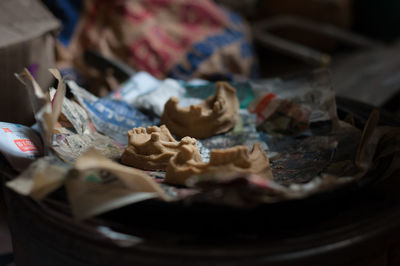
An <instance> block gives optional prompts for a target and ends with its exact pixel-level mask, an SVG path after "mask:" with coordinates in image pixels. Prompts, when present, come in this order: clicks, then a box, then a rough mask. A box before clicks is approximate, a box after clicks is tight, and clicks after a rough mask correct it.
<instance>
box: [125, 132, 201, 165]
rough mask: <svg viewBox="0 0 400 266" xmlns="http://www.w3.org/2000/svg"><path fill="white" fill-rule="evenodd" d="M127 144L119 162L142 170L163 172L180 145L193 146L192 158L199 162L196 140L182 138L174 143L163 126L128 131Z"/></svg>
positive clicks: (199, 156)
mask: <svg viewBox="0 0 400 266" xmlns="http://www.w3.org/2000/svg"><path fill="white" fill-rule="evenodd" d="M128 137H129V144H128V147H127V148H126V149H125V151H124V152H123V154H122V156H121V162H122V163H123V164H126V165H130V166H133V167H136V168H140V169H144V170H165V169H166V166H167V164H168V161H169V159H170V158H171V157H172V156H174V155H175V154H176V153H177V152H178V150H179V149H180V147H181V146H182V145H188V146H191V147H192V146H193V153H194V154H193V158H194V160H196V161H201V160H202V159H201V155H200V152H199V150H198V148H197V145H196V139H194V138H191V137H184V138H182V139H181V141H179V142H178V141H176V140H175V139H174V138H173V137H172V135H171V133H170V132H169V130H168V128H167V127H166V126H165V125H162V126H160V127H156V126H152V127H148V128H147V130H146V129H145V128H143V127H138V128H133V129H132V130H129V131H128Z"/></svg>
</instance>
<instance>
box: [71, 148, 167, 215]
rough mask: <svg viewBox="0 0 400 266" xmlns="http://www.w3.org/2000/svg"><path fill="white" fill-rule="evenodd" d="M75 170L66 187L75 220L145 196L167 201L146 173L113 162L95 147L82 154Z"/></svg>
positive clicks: (163, 193) (165, 195) (158, 186)
mask: <svg viewBox="0 0 400 266" xmlns="http://www.w3.org/2000/svg"><path fill="white" fill-rule="evenodd" d="M74 169H75V170H76V171H73V172H71V174H70V176H69V178H68V179H67V182H66V188H67V194H68V198H69V201H70V204H71V208H72V211H73V214H74V216H75V217H76V218H77V219H78V220H81V219H86V218H88V217H91V216H94V215H99V214H101V213H104V212H107V211H110V210H113V209H116V208H120V207H123V206H126V205H129V204H132V203H135V202H139V201H143V200H147V199H152V198H160V199H162V200H165V201H168V200H170V197H169V196H168V195H167V194H166V193H165V192H164V191H163V190H162V188H161V187H160V185H159V184H157V183H156V182H155V181H154V180H153V179H152V178H151V177H150V176H149V175H147V174H146V173H144V172H143V171H141V170H138V169H135V168H132V167H127V166H123V165H121V164H118V163H116V162H113V161H111V160H109V159H107V158H105V157H103V156H102V155H101V154H100V153H99V152H97V151H96V150H94V149H91V150H88V151H87V152H85V153H84V154H82V156H81V157H79V158H78V160H77V161H76V164H75V168H74Z"/></svg>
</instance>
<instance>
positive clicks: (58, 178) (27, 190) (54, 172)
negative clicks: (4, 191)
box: [6, 156, 70, 200]
mask: <svg viewBox="0 0 400 266" xmlns="http://www.w3.org/2000/svg"><path fill="white" fill-rule="evenodd" d="M69 169H70V167H68V165H66V164H63V163H61V162H60V161H59V160H57V159H56V158H54V157H49V156H47V157H43V158H40V159H38V160H36V161H35V162H33V163H32V164H31V165H30V166H29V167H28V169H26V170H25V171H24V172H23V173H22V174H21V175H19V176H18V177H17V178H15V179H13V180H11V181H9V182H7V183H6V186H7V187H9V188H11V189H12V190H14V191H15V192H17V193H19V194H21V195H24V196H30V197H32V198H33V199H35V200H41V199H43V198H44V197H46V196H47V195H48V194H50V193H51V192H53V191H55V190H56V189H58V188H59V187H61V186H62V185H63V183H64V179H65V177H66V175H67V173H68V171H69Z"/></svg>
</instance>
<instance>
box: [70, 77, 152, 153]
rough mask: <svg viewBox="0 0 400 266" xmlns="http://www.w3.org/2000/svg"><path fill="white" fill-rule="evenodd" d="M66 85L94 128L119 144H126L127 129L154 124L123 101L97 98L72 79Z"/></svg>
mask: <svg viewBox="0 0 400 266" xmlns="http://www.w3.org/2000/svg"><path fill="white" fill-rule="evenodd" d="M68 86H69V87H70V88H71V91H72V93H73V94H74V96H75V97H76V98H77V99H78V101H79V103H80V104H81V105H82V106H83V107H84V108H85V109H86V110H87V111H88V113H89V116H90V118H91V120H92V121H93V124H94V126H95V128H96V129H97V130H98V131H99V132H101V133H103V134H105V135H107V136H109V137H111V138H114V139H115V140H117V141H118V142H120V143H121V144H125V145H126V144H128V138H127V132H128V130H130V129H132V128H134V127H138V126H142V127H147V126H150V125H153V124H154V123H153V121H151V120H150V119H149V118H148V117H147V116H146V115H144V114H143V113H141V112H140V111H139V110H137V109H136V108H135V107H133V106H130V105H129V104H127V103H125V102H123V101H116V100H111V99H107V98H100V99H99V98H97V97H96V96H94V95H93V94H91V93H90V92H88V91H87V90H85V89H83V88H81V87H79V86H78V85H77V84H76V83H75V82H74V81H68Z"/></svg>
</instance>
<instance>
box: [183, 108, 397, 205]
mask: <svg viewBox="0 0 400 266" xmlns="http://www.w3.org/2000/svg"><path fill="white" fill-rule="evenodd" d="M377 117H378V113H377V112H376V111H374V112H373V113H372V114H371V116H370V118H369V120H368V122H367V125H366V127H365V128H364V130H363V133H362V137H361V141H360V136H361V133H360V132H359V131H358V130H357V129H355V128H353V127H351V126H350V125H348V124H344V123H343V122H340V123H339V128H340V129H338V128H336V132H337V131H340V132H339V136H340V137H339V138H341V140H339V143H342V145H341V146H345V147H342V148H341V149H342V150H341V151H339V150H337V153H336V152H335V154H333V156H332V159H331V161H330V162H329V163H328V164H327V165H326V167H325V168H322V169H321V170H320V172H319V173H318V172H317V173H318V174H317V175H315V176H312V178H310V179H309V180H307V181H306V182H300V183H296V182H288V183H286V184H285V183H284V182H282V180H279V175H278V177H277V172H276V165H275V166H274V165H273V163H272V165H273V175H274V180H273V181H271V180H265V179H264V178H262V177H259V176H256V175H233V176H226V175H224V176H215V175H214V176H207V175H205V176H194V177H192V178H191V179H189V180H188V182H187V185H188V186H190V187H192V188H194V189H196V190H198V191H199V192H198V193H193V194H192V195H189V196H188V197H185V198H184V199H183V200H184V201H188V202H208V203H212V204H221V205H229V206H234V207H251V206H256V205H259V204H262V203H274V202H278V201H284V200H295V199H302V198H306V197H308V196H310V195H315V194H321V193H324V192H327V191H332V190H335V189H337V188H339V187H342V186H344V185H350V184H354V183H355V182H358V181H359V180H360V179H361V178H363V177H365V176H366V175H367V174H371V173H372V174H373V179H374V180H373V181H374V182H381V181H383V180H385V179H386V178H387V177H389V176H392V175H393V174H396V173H398V171H399V170H400V168H399V162H400V160H399V159H400V128H393V127H388V126H377V122H378V118H377ZM356 140H358V141H356ZM318 142H319V143H320V144H321V143H322V144H323V143H324V142H323V141H322V142H321V141H318ZM349 143H352V145H349ZM326 144H327V143H326ZM357 146H358V147H359V148H358V150H357ZM308 148H309V147H308ZM308 148H307V150H309V149H308ZM339 148H340V147H339V145H337V149H339ZM351 158H355V160H351ZM302 160H303V158H301V159H300V160H299V161H302ZM287 161H290V159H289V160H287ZM272 162H273V160H272ZM388 162H389V164H388ZM314 166H315V164H314ZM274 168H275V169H274ZM316 168H317V169H318V167H316ZM296 169H297V171H295V173H296V174H297V173H298V171H303V170H304V167H303V166H301V165H299V166H297V167H295V169H287V170H289V171H291V170H296ZM274 170H275V171H274ZM301 174H302V173H301ZM285 176H286V175H285Z"/></svg>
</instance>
